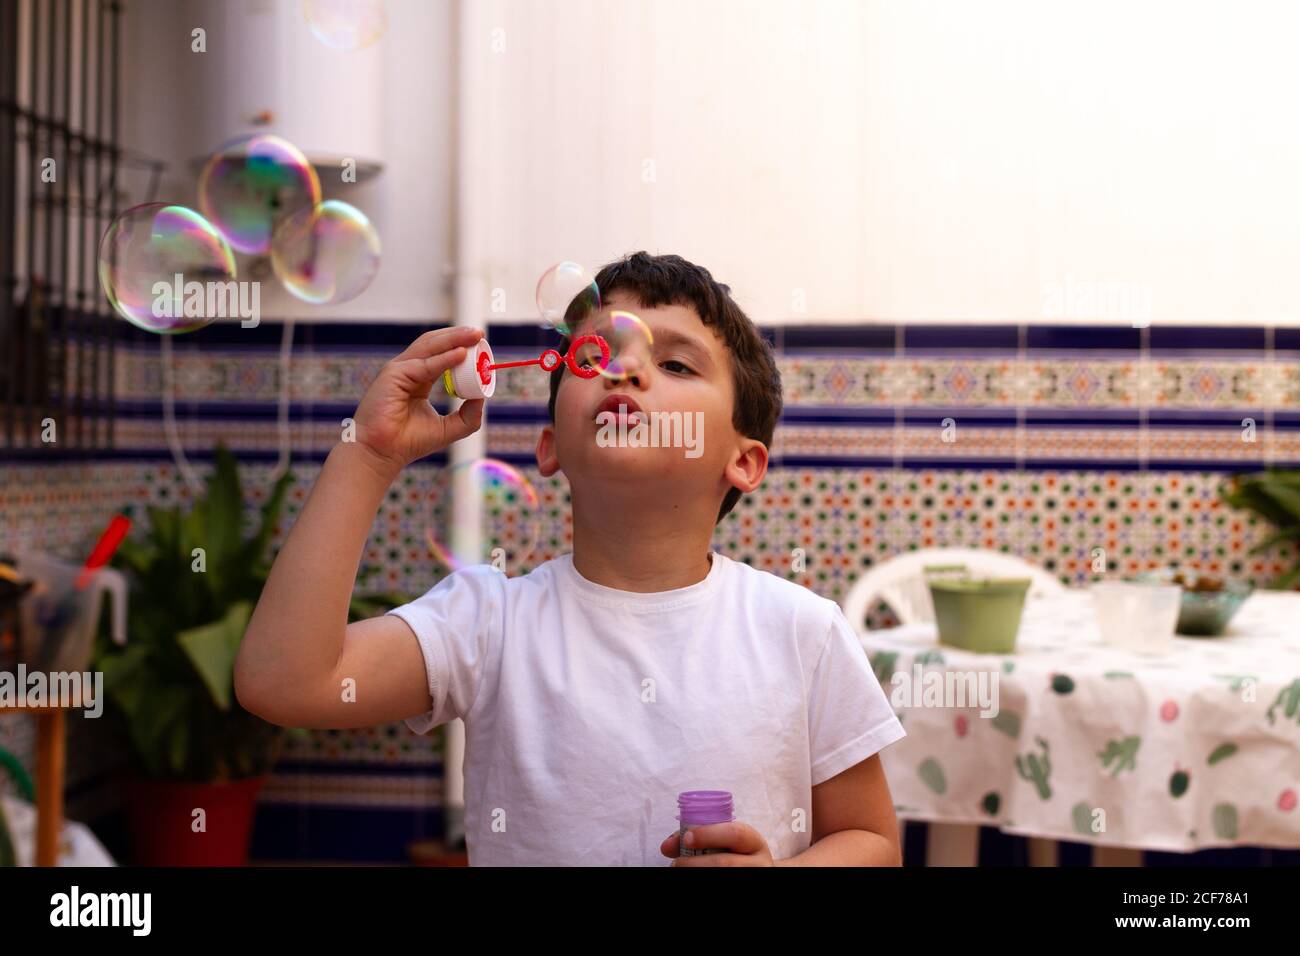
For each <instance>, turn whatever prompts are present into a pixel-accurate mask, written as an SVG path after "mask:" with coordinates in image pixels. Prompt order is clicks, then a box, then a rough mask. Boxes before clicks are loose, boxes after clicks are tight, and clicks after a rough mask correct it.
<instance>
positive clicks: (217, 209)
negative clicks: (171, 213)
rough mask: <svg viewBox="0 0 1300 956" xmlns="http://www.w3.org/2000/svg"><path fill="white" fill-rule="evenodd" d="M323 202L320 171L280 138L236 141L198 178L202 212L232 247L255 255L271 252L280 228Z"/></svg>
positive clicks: (258, 137) (206, 167) (211, 161)
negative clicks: (269, 250)
mask: <svg viewBox="0 0 1300 956" xmlns="http://www.w3.org/2000/svg"><path fill="white" fill-rule="evenodd" d="M320 199H321V191H320V179H319V178H318V177H317V175H316V170H315V169H313V168H312V165H311V163H309V162H308V161H307V157H306V156H304V155H303V154H302V151H301V150H299V149H298V147H296V146H294V145H293V144H292V143H290V142H289V141H287V140H284V139H281V138H280V137H278V136H270V135H257V136H245V137H241V138H240V139H236V140H232V141H231V142H229V143H227V144H226V145H225V146H223V147H221V149H219V150H217V152H216V153H215V154H214V155H213V156H212V158H211V159H209V160H208V162H207V164H206V165H205V166H204V167H203V172H202V173H200V174H199V209H200V210H202V212H203V215H205V216H207V217H208V219H209V220H210V221H211V222H212V225H214V226H216V228H217V230H218V231H219V232H220V233H221V234H222V235H223V236H225V237H226V241H227V242H229V243H230V245H231V246H233V247H234V248H235V249H237V250H238V251H240V252H245V253H250V254H253V255H261V254H262V253H265V252H266V251H267V250H268V249H270V247H271V236H272V235H273V234H274V232H275V227H276V226H277V225H279V224H280V223H281V222H282V221H283V220H285V219H286V218H288V217H289V216H292V215H293V214H294V213H296V212H298V211H299V210H302V209H308V210H310V209H312V208H314V207H315V206H316V204H317V203H319V202H320Z"/></svg>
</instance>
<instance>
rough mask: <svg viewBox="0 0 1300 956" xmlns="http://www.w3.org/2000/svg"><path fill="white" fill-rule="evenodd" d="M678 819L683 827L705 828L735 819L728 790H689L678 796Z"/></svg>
mask: <svg viewBox="0 0 1300 956" xmlns="http://www.w3.org/2000/svg"><path fill="white" fill-rule="evenodd" d="M677 819H678V821H679V822H680V823H681V824H682V825H683V826H688V827H703V826H708V825H709V824H710V823H730V822H731V821H732V820H734V819H735V808H734V807H733V806H732V803H731V793H730V791H727V790H687V791H685V792H684V793H679V794H678V795H677Z"/></svg>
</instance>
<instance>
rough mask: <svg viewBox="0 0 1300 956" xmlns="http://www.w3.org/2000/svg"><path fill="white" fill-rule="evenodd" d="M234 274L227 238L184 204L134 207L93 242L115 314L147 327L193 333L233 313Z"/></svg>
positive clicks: (164, 330) (156, 329) (170, 331)
mask: <svg viewBox="0 0 1300 956" xmlns="http://www.w3.org/2000/svg"><path fill="white" fill-rule="evenodd" d="M234 279H235V257H234V254H233V253H232V252H231V251H230V246H229V245H227V243H226V240H225V239H223V238H222V236H221V234H220V233H219V232H217V230H216V229H214V228H213V226H212V224H211V223H209V222H208V221H207V220H206V219H204V218H203V217H202V216H200V215H199V214H198V213H197V212H195V211H194V210H193V209H188V208H186V207H185V206H172V205H168V204H166V203H160V202H159V203H145V204H144V205H140V206H134V207H132V208H131V209H128V210H127V211H126V212H124V213H122V214H121V215H120V216H118V217H117V218H116V219H114V220H113V222H112V223H111V224H110V225H109V227H108V229H107V230H106V231H105V232H104V235H103V237H102V238H101V239H100V242H99V283H100V285H101V286H102V287H103V289H104V294H105V295H107V296H108V301H109V302H110V303H112V306H113V308H114V309H115V310H117V313H118V314H119V315H121V316H122V317H123V318H125V319H126V320H127V321H128V322H130V323H131V324H132V325H135V326H138V327H139V328H142V329H144V330H145V331H146V332H162V333H179V332H193V331H194V330H195V329H200V328H202V327H203V326H205V325H208V324H210V323H211V322H212V321H213V320H214V319H216V318H218V317H219V316H221V315H223V314H227V315H233V314H235V313H236V311H237V310H236V309H233V308H232V307H231V301H232V300H231V298H230V294H231V293H232V292H233V293H234V295H235V297H236V301H237V297H238V289H237V287H236V283H235V281H234ZM187 313H188V314H187Z"/></svg>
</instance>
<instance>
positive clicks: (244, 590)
mask: <svg viewBox="0 0 1300 956" xmlns="http://www.w3.org/2000/svg"><path fill="white" fill-rule="evenodd" d="M293 480H294V479H293V475H292V474H291V473H290V472H288V471H286V472H285V474H284V475H282V476H281V477H280V478H278V479H277V480H276V482H275V484H274V486H273V487H272V488H271V489H270V490H269V492H268V494H267V498H266V501H265V502H264V503H263V504H262V506H261V507H260V509H257V510H254V509H252V508H250V507H246V503H245V501H244V488H243V485H242V483H241V482H240V477H239V469H238V465H237V462H236V460H235V456H234V455H232V454H231V453H230V452H229V451H228V450H227V449H226V448H225V447H218V449H217V451H216V457H215V464H214V467H213V469H212V472H211V474H210V475H209V477H208V479H207V484H206V491H205V493H204V494H203V495H202V496H200V497H199V498H198V499H197V500H195V501H193V502H192V503H189V504H188V505H187V506H185V507H182V506H179V505H178V506H173V507H168V508H160V507H151V508H148V509H147V510H146V511H147V516H148V523H147V525H143V523H142V527H141V528H140V530H139V531H138V532H137V533H136V534H134V535H133V536H132V537H131V538H130V539H129V540H127V541H124V542H122V545H121V547H120V548H119V549H118V552H117V554H116V556H115V557H114V560H113V563H114V565H115V566H117V567H118V568H119V569H121V570H122V571H124V572H126V574H127V576H128V577H129V579H130V582H131V597H130V605H129V614H130V620H129V627H128V630H129V638H128V642H127V645H126V646H125V647H118V646H117V645H115V644H113V643H112V642H111V641H109V640H108V638H107V634H106V633H101V634H100V636H99V640H98V644H97V649H96V661H95V668H96V669H98V670H102V671H103V673H104V685H105V686H104V689H105V693H106V694H107V695H108V699H109V702H110V705H111V706H110V708H109V710H110V714H109V717H110V720H112V721H113V722H114V723H116V724H118V725H119V729H120V730H121V732H122V734H123V735H124V736H125V737H126V738H127V739H128V740H129V741H130V744H131V751H132V754H133V756H134V759H135V763H136V764H137V766H138V768H139V769H140V770H141V771H143V772H144V773H145V774H146V775H147V776H150V777H161V778H172V779H181V780H227V779H238V778H240V777H246V776H251V775H256V774H259V773H263V772H265V771H266V770H268V769H269V768H270V767H271V766H272V765H273V764H274V762H275V759H276V757H277V756H278V754H279V750H280V747H281V746H282V743H283V740H284V737H285V735H286V731H285V729H284V728H281V727H276V726H274V725H272V724H268V723H267V722H266V721H264V720H262V719H260V718H258V717H256V716H254V715H252V714H250V713H249V712H248V711H246V710H244V708H243V707H241V706H240V704H239V701H238V700H237V699H236V697H235V693H234V665H235V659H236V657H237V655H238V653H239V645H240V642H241V641H242V640H243V637H244V632H245V631H246V630H247V628H248V621H249V618H250V617H251V615H252V612H253V608H254V607H255V606H256V604H257V601H258V598H259V597H260V596H261V593H262V588H263V586H264V585H265V583H266V577H267V574H268V573H269V572H270V566H271V554H270V550H271V541H272V538H273V537H274V535H275V532H276V528H277V526H278V525H279V523H280V520H281V517H282V515H283V510H284V505H285V501H286V500H287V496H288V492H289V488H290V487H291V486H292V484H293ZM249 519H252V520H251V521H250V520H249ZM253 523H255V524H256V527H255V528H251V529H250V525H251V524H253ZM196 548H202V549H203V560H202V563H201V564H199V562H198V561H197V560H196V558H195V555H194V549H196ZM200 568H201V569H200ZM374 570H375V569H370V571H371V573H373V571H374ZM363 577H364V576H363ZM407 600H408V598H406V597H405V596H403V595H400V594H374V595H367V596H365V597H360V596H358V597H356V598H355V599H354V600H353V601H352V605H351V607H350V609H349V611H350V613H349V618H350V619H351V620H356V619H358V618H362V617H374V616H377V615H379V614H382V613H384V612H385V611H387V610H388V609H389V608H392V607H395V606H397V605H399V604H403V603H405V602H406V601H407Z"/></svg>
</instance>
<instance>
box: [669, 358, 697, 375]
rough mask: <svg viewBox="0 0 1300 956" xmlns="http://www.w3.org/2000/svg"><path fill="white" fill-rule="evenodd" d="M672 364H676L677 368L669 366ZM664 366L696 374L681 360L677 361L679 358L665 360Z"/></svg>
mask: <svg viewBox="0 0 1300 956" xmlns="http://www.w3.org/2000/svg"><path fill="white" fill-rule="evenodd" d="M670 365H675V366H677V368H676V369H672V368H668V367H669V366H670ZM664 368H667V369H668V370H669V371H670V372H672V371H682V372H686V373H688V374H694V373H693V372H692V370H691V369H690V367H688V366H686V365H683V364H682V363H681V362H679V361H677V359H669V360H668V361H666V362H664Z"/></svg>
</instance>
